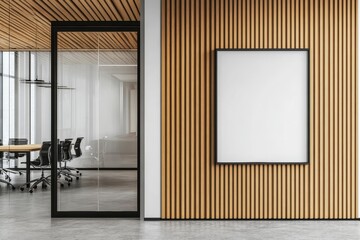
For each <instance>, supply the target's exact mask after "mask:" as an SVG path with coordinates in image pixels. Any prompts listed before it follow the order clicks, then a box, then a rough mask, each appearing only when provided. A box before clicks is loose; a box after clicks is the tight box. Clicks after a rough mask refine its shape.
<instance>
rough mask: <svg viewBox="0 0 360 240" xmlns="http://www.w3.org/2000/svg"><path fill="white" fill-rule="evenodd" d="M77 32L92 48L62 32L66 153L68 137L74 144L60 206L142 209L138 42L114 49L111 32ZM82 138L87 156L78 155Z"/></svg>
mask: <svg viewBox="0 0 360 240" xmlns="http://www.w3.org/2000/svg"><path fill="white" fill-rule="evenodd" d="M76 34H78V36H79V35H81V37H82V38H83V39H87V40H88V43H89V45H88V46H87V47H88V48H87V49H76V48H71V47H70V49H69V46H75V45H72V41H76V38H74V33H66V32H65V33H63V32H62V33H59V34H58V39H59V43H58V48H59V49H60V50H59V52H58V138H59V141H60V144H62V145H61V146H62V148H63V149H65V150H64V152H67V151H68V150H67V149H68V148H67V147H66V146H65V147H64V144H65V145H66V139H68V140H70V141H71V143H72V144H73V145H71V148H72V150H71V154H72V155H73V156H72V158H67V157H66V154H65V157H64V158H63V161H62V162H61V163H59V166H60V164H61V168H60V167H59V168H60V171H61V173H60V174H61V178H60V181H62V182H63V184H64V187H61V183H60V184H59V185H58V186H59V187H58V210H59V211H136V210H137V51H136V46H135V49H130V50H129V49H126V50H124V49H121V48H113V49H109V48H108V46H105V45H106V44H105V43H103V40H104V39H106V38H107V37H108V36H109V35H108V34H109V33H95V32H88V33H76ZM111 34H115V33H111ZM119 34H120V33H119ZM124 34H125V33H124ZM126 34H130V33H126ZM135 36H136V35H135ZM135 42H136V41H135ZM105 47H106V48H105ZM59 86H61V88H59ZM79 137H83V139H82V142H81V145H80V148H81V151H82V154H81V156H79V157H74V155H75V149H74V147H75V144H76V139H77V138H79ZM65 164H66V167H65ZM66 168H67V169H66ZM80 173H81V176H80ZM77 178H78V180H77ZM68 179H72V181H71V180H70V186H67V182H68V181H67V180H68Z"/></svg>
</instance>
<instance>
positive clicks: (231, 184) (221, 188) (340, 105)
mask: <svg viewBox="0 0 360 240" xmlns="http://www.w3.org/2000/svg"><path fill="white" fill-rule="evenodd" d="M357 4H358V3H357V1H354V0H198V1H193V0H163V1H162V212H161V217H162V218H163V219H327V218H329V219H331V218H335V219H353V218H356V217H357V208H358V205H357V200H358V199H357V181H356V179H357V174H358V173H357V164H358V163H357V147H356V146H357V136H356V132H357V101H356V98H357V90H356V89H357V81H356V78H357V74H358V73H357V56H356V54H357V44H356V43H357V34H356V33H357V31H356V29H357V21H356V18H357ZM216 48H309V49H310V74H311V80H310V81H311V83H310V118H311V120H310V138H311V139H310V154H311V156H310V164H308V165H216V164H215V163H214V158H213V157H214V145H213V140H214V137H213V136H214V135H213V134H214V131H213V129H214V122H213V118H212V116H213V106H214V102H213V97H212V96H213V94H214V88H213V83H214V49H216ZM259 151H261V149H259Z"/></svg>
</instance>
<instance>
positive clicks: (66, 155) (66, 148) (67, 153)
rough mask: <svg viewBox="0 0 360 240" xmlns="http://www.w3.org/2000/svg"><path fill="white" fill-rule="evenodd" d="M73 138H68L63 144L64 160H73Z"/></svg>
mask: <svg viewBox="0 0 360 240" xmlns="http://www.w3.org/2000/svg"><path fill="white" fill-rule="evenodd" d="M71 143H72V138H67V139H65V141H64V144H63V151H64V160H67V161H70V160H71V159H72V154H71V148H72V145H71Z"/></svg>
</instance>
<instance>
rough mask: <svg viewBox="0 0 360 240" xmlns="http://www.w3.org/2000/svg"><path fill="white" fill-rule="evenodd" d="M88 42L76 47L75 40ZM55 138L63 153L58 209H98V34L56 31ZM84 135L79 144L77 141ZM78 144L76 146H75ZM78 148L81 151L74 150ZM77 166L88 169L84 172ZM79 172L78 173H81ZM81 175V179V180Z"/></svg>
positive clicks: (60, 162)
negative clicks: (56, 130) (56, 93)
mask: <svg viewBox="0 0 360 240" xmlns="http://www.w3.org/2000/svg"><path fill="white" fill-rule="evenodd" d="M78 37H81V38H82V39H84V40H85V39H86V40H87V41H86V42H87V43H88V45H87V46H82V47H80V48H78V47H77V44H76V39H77V38H78ZM58 39H59V40H58V41H59V44H58V46H59V51H58V120H57V121H58V138H59V143H60V145H62V148H63V154H62V156H61V157H59V158H58V159H59V160H60V161H59V167H60V175H61V178H60V179H59V182H60V183H59V184H58V189H59V191H58V210H59V211H97V210H98V202H99V198H98V181H99V180H98V166H99V130H98V129H99V121H98V119H99V117H98V116H99V100H98V99H99V97H98V89H99V77H98V76H99V68H98V49H97V45H98V44H97V42H98V34H97V33H59V34H58ZM78 138H83V139H82V141H81V144H80V145H79V146H78V144H77V142H76V140H77V139H78ZM77 147H79V148H77ZM76 148H77V150H79V149H80V150H81V152H82V154H81V156H80V154H77V152H76V151H75V150H76ZM77 168H86V169H90V170H87V171H83V170H76V169H77ZM78 172H81V175H82V176H80V173H78ZM80 178H81V179H80Z"/></svg>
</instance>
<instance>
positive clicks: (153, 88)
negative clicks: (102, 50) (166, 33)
mask: <svg viewBox="0 0 360 240" xmlns="http://www.w3.org/2000/svg"><path fill="white" fill-rule="evenodd" d="M141 5H142V12H141V17H142V18H141V33H142V39H141V43H142V44H141V47H142V49H141V53H142V59H141V66H142V72H141V73H142V74H141V79H142V84H141V85H142V86H143V89H142V90H143V92H141V93H142V94H141V96H142V97H143V99H142V100H143V101H142V103H143V106H144V109H143V113H144V114H143V117H144V119H143V120H144V121H143V123H142V124H143V125H142V126H143V128H142V129H143V134H144V135H143V138H142V139H143V141H144V142H143V144H142V146H143V149H142V150H143V151H141V152H142V156H141V159H142V161H143V163H142V164H141V166H143V171H142V173H143V174H142V188H143V189H142V192H143V194H142V197H143V198H142V206H143V209H142V211H141V212H142V218H160V212H161V171H160V170H161V164H160V163H161V155H160V152H161V145H160V144H161V139H160V136H161V62H160V61H161V58H160V57H161V0H143V1H142V4H141Z"/></svg>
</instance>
